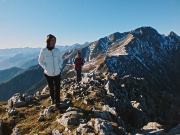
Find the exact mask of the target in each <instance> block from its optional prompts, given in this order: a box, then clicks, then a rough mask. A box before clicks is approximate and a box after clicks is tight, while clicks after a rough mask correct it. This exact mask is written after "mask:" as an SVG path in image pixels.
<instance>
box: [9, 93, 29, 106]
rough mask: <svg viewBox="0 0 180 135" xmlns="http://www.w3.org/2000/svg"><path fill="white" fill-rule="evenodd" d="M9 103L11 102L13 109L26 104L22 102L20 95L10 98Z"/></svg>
mask: <svg viewBox="0 0 180 135" xmlns="http://www.w3.org/2000/svg"><path fill="white" fill-rule="evenodd" d="M10 102H12V104H13V107H21V106H24V105H25V104H26V102H25V101H23V100H22V95H21V94H20V93H16V94H14V95H13V96H12V97H11V99H10Z"/></svg>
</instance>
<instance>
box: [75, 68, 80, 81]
mask: <svg viewBox="0 0 180 135" xmlns="http://www.w3.org/2000/svg"><path fill="white" fill-rule="evenodd" d="M75 70H76V81H77V82H79V78H78V69H75Z"/></svg>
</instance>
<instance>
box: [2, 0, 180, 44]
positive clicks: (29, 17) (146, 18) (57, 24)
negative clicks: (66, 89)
mask: <svg viewBox="0 0 180 135" xmlns="http://www.w3.org/2000/svg"><path fill="white" fill-rule="evenodd" d="M0 18H1V19H0V48H16V47H44V46H45V45H46V44H45V38H46V35H47V34H50V33H51V34H53V35H55V36H56V37H57V43H56V44H58V45H72V44H75V43H81V44H82V43H84V42H86V41H87V42H92V41H96V40H98V39H99V38H102V37H105V36H108V35H110V34H112V33H114V32H127V31H131V30H134V29H136V28H138V27H141V26H151V27H153V28H155V29H156V30H157V31H158V32H159V33H160V34H165V35H167V34H168V33H169V32H170V31H174V32H175V33H177V34H178V35H180V0H0Z"/></svg>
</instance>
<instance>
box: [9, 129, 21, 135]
mask: <svg viewBox="0 0 180 135" xmlns="http://www.w3.org/2000/svg"><path fill="white" fill-rule="evenodd" d="M11 135H21V133H20V131H19V128H13V133H12V134H11Z"/></svg>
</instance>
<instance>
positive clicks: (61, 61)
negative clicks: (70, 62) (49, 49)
mask: <svg viewBox="0 0 180 135" xmlns="http://www.w3.org/2000/svg"><path fill="white" fill-rule="evenodd" d="M58 56H59V57H58V62H59V63H58V65H59V67H60V69H62V64H63V58H62V55H61V52H60V51H59V54H58Z"/></svg>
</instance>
